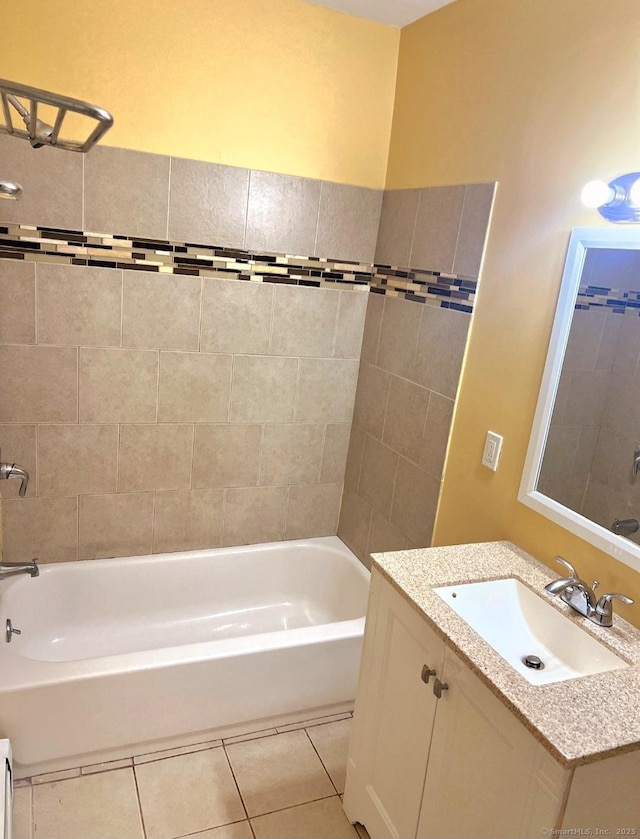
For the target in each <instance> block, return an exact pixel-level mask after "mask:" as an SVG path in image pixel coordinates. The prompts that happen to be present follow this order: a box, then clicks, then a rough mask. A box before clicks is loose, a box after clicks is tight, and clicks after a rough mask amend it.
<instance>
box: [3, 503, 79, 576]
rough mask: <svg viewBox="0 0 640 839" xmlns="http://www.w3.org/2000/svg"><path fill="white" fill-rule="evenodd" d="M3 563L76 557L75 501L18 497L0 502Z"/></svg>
mask: <svg viewBox="0 0 640 839" xmlns="http://www.w3.org/2000/svg"><path fill="white" fill-rule="evenodd" d="M2 535H3V540H4V545H3V559H4V561H5V562H30V561H31V560H32V559H33V557H38V559H39V560H40V562H68V561H69V560H75V559H77V558H78V499H77V498H75V497H74V498H18V499H15V500H14V499H5V500H3V503H2Z"/></svg>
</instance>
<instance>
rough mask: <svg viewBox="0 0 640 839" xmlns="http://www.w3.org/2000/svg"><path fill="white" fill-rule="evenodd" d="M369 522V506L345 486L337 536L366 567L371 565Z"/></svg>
mask: <svg viewBox="0 0 640 839" xmlns="http://www.w3.org/2000/svg"><path fill="white" fill-rule="evenodd" d="M370 522H371V507H370V506H369V505H368V504H367V502H366V501H363V500H362V498H360V496H359V495H356V493H355V492H351V490H348V489H346V487H345V490H344V492H343V493H342V505H341V507H340V521H339V522H338V536H339V537H340V538H341V539H342V541H343V542H344V543H345V545H347V546H348V547H349V548H351V550H352V551H353V552H354V554H355V555H356V556H357V557H358V559H359V560H360V561H361V562H363V563H364V564H365V565H366V566H367V568H370V567H371V559H370V557H369V555H368V554H367V542H368V539H369V524H370Z"/></svg>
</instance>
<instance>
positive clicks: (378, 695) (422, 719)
mask: <svg viewBox="0 0 640 839" xmlns="http://www.w3.org/2000/svg"><path fill="white" fill-rule="evenodd" d="M372 586H376V588H377V596H375V597H372V602H371V606H370V608H371V610H372V612H375V616H374V614H372V613H370V615H369V617H368V626H367V631H368V632H373V642H372V643H370V645H368V649H367V660H366V661H365V660H363V669H362V672H361V678H360V682H359V685H358V695H357V698H356V710H355V718H354V732H353V738H352V750H351V752H350V755H349V766H348V771H347V785H346V789H345V802H344V805H345V810H346V812H347V815H348V816H349V818H351V819H352V820H354V821H360V822H362V823H363V824H364V825H365V827H366V828H367V830H368V832H369V834H370V836H371V837H372V839H378V837H380V838H381V837H389V836H393V837H401V839H409V837H414V836H415V835H416V829H417V825H418V816H419V812H420V803H421V799H422V789H423V785H424V778H425V774H426V767H427V760H428V755H429V744H430V740H431V732H432V728H433V717H434V714H435V709H436V699H435V696H434V695H433V690H432V684H433V677H431V678H430V679H429V683H428V684H426V683H425V681H424V680H423V676H422V673H423V668H424V667H425V666H426V668H427V670H436V671H437V673H438V675H439V676H441V675H442V673H441V670H442V660H443V656H444V643H443V642H442V640H441V639H440V638H439V637H438V636H437V635H436V634H435V633H434V632H433V631H432V630H431V629H430V628H429V627H428V626H427V624H426V622H425V621H424V619H423V618H421V617H420V616H419V615H418V613H417V612H416V611H415V610H414V609H412V608H411V606H410V605H409V604H408V603H407V601H406V600H405V599H404V598H403V597H401V596H400V595H399V594H398V592H397V591H396V590H395V589H393V588H392V587H391V586H390V585H389V584H388V583H386V582H385V581H382V580H379V579H374V580H372ZM374 622H375V626H374V625H373V624H374ZM425 678H426V674H425Z"/></svg>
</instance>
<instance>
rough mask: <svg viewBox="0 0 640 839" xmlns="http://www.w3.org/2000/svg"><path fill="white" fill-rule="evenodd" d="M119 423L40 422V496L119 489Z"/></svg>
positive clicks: (94, 492)
mask: <svg viewBox="0 0 640 839" xmlns="http://www.w3.org/2000/svg"><path fill="white" fill-rule="evenodd" d="M117 462H118V426H117V425H41V426H40V427H39V429H38V495H41V496H46V495H56V496H59V495H87V494H96V493H103V492H104V493H106V492H115V491H116V474H117Z"/></svg>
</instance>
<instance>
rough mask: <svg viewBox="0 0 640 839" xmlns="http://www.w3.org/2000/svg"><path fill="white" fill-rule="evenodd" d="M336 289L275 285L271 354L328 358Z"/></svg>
mask: <svg viewBox="0 0 640 839" xmlns="http://www.w3.org/2000/svg"><path fill="white" fill-rule="evenodd" d="M339 302H340V292H339V291H333V289H319V288H305V287H304V286H287V285H279V286H276V290H275V301H274V306H273V329H272V331H271V341H270V344H269V352H270V353H271V355H297V356H314V357H321V358H330V357H331V355H332V351H333V338H334V334H335V329H336V321H337V317H338V304H339Z"/></svg>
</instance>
